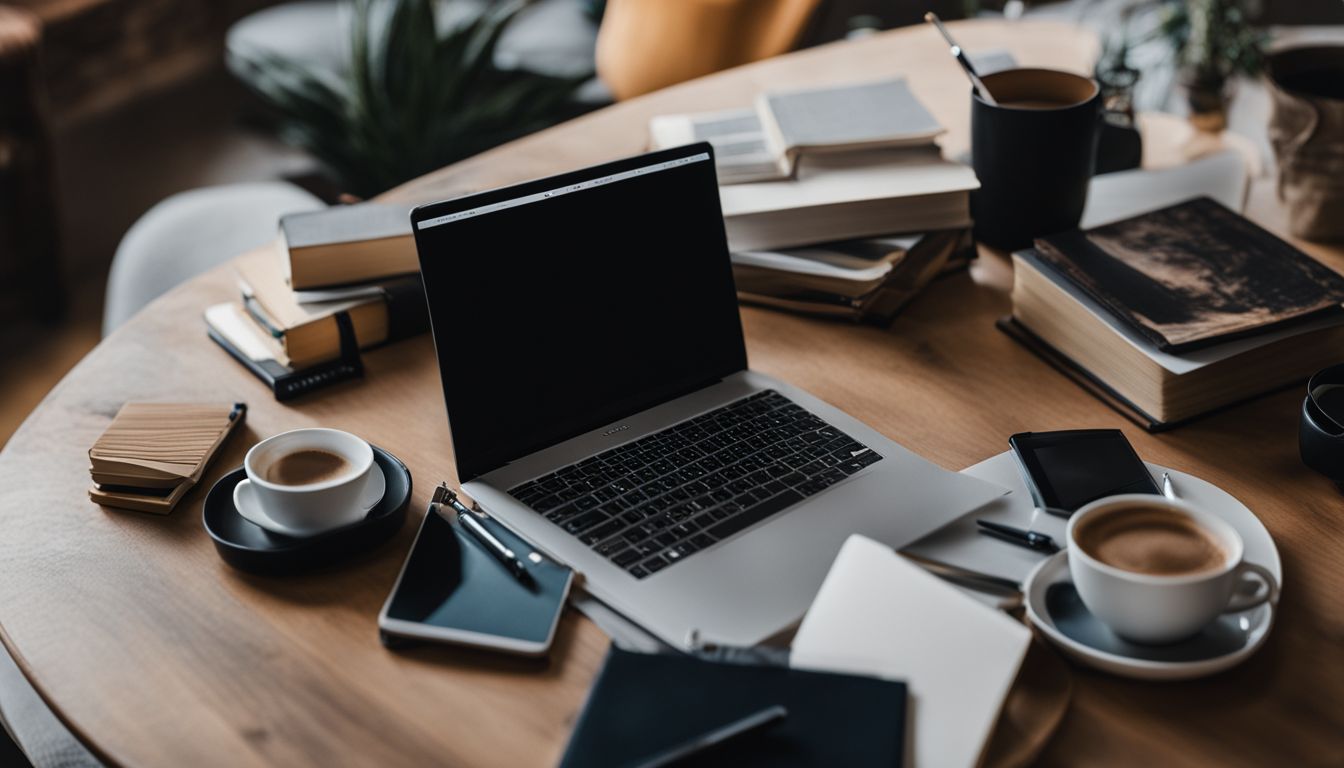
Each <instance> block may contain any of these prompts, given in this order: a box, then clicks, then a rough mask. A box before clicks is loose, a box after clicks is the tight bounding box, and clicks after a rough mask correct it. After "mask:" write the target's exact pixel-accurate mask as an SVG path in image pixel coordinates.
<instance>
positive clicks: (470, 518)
mask: <svg viewBox="0 0 1344 768" xmlns="http://www.w3.org/2000/svg"><path fill="white" fill-rule="evenodd" d="M443 504H447V505H448V506H450V507H452V508H453V511H454V512H456V513H457V516H456V517H457V523H458V525H460V526H461V527H462V528H463V529H464V530H465V531H466V532H467V533H469V534H471V537H472V538H473V539H476V541H478V542H480V544H481V546H483V547H485V549H486V551H487V552H489V553H490V554H491V555H493V556H494V558H495V559H496V560H498V561H499V562H501V563H503V564H504V567H505V568H508V569H509V573H512V574H513V576H514V578H516V579H518V580H519V581H521V582H523V583H524V584H526V583H529V582H531V580H532V576H531V574H529V573H528V572H527V566H525V565H523V561H522V560H519V559H518V556H517V555H515V554H514V553H513V550H512V549H509V548H508V547H507V546H505V545H504V542H502V541H500V540H499V539H498V538H496V537H495V535H494V534H493V533H491V532H490V531H488V530H486V528H485V526H484V525H481V521H479V520H477V519H476V516H475V515H473V514H472V513H471V510H469V509H467V507H466V505H465V504H463V503H462V502H461V501H460V500H459V499H458V498H457V494H456V493H453V492H452V491H450V490H449V489H448V486H446V485H444V484H442V483H440V484H439V487H438V488H435V489H434V499H433V500H432V501H431V502H430V506H433V507H434V509H435V511H436V512H438V513H439V514H440V515H442V516H443V517H445V518H447V517H448V515H446V514H445V513H444V512H443V507H442V506H441V505H443Z"/></svg>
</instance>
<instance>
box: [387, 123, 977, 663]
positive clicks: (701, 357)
mask: <svg viewBox="0 0 1344 768" xmlns="http://www.w3.org/2000/svg"><path fill="white" fill-rule="evenodd" d="M411 221H412V226H413V228H414V232H415V240H416V247H417V249H418V250H419V255H420V266H421V272H422V275H423V277H424V282H425V291H426V293H427V295H428V296H429V297H430V316H431V319H432V322H433V328H434V343H435V347H436V348H437V351H438V358H439V366H440V370H441V372H442V378H443V392H444V399H445V400H446V402H447V406H448V420H449V424H450V427H451V429H452V440H453V452H454V455H455V458H456V463H457V472H458V477H459V480H460V481H461V483H462V488H463V490H464V491H466V493H467V494H469V495H470V496H471V497H472V498H473V499H475V500H476V501H477V503H479V504H480V506H481V507H482V509H484V510H485V511H486V512H487V513H488V514H490V515H492V516H494V517H496V518H498V519H499V520H501V521H503V523H504V524H506V525H508V526H509V527H510V528H512V529H513V530H514V531H516V532H517V533H519V534H520V535H522V536H523V537H525V538H526V539H528V540H529V541H531V542H532V543H533V544H534V545H535V546H536V547H537V548H538V549H539V550H540V551H541V552H543V553H545V554H546V555H548V556H550V557H552V558H554V559H556V560H558V561H560V562H563V563H566V564H568V565H570V566H572V567H573V568H575V569H576V570H578V571H579V572H581V573H582V574H583V575H584V577H585V585H584V586H585V588H586V589H587V590H588V592H589V593H591V594H592V595H593V596H594V597H596V598H598V599H600V600H602V601H603V602H605V603H606V604H607V605H609V606H610V607H611V608H613V609H615V610H616V611H618V612H620V613H622V614H624V615H625V616H626V617H627V618H629V619H631V620H632V621H634V622H635V623H637V624H639V625H641V626H642V627H644V628H645V629H647V630H648V631H650V632H651V633H653V634H654V635H656V636H657V637H659V638H660V639H662V640H664V641H665V642H667V643H669V644H671V645H673V646H677V647H688V646H689V645H691V644H692V643H693V642H694V641H693V640H692V638H693V637H694V638H699V641H700V642H706V641H708V642H717V643H724V644H732V645H750V644H754V643H757V642H759V641H761V640H763V639H765V638H768V637H769V636H771V635H773V634H775V633H777V632H779V631H780V630H782V629H784V628H787V627H788V626H789V625H790V624H792V623H793V622H795V621H796V620H797V619H799V618H800V617H801V616H802V614H803V613H804V612H805V611H806V609H807V607H808V605H809V604H810V602H811V601H812V597H813V595H815V594H816V591H817V589H818V588H819V587H820V585H821V582H822V579H823V578H824V577H825V575H826V571H827V569H828V568H829V566H830V564H831V561H832V559H833V558H834V557H835V554H836V552H837V551H838V550H839V548H840V545H841V544H842V543H843V542H844V540H845V539H846V538H847V537H848V536H850V535H851V534H855V533H860V534H863V535H865V536H869V537H872V538H874V539H877V540H879V541H883V542H885V543H887V544H890V545H891V546H893V547H899V546H903V545H905V544H907V543H910V542H912V541H914V540H915V539H917V538H919V537H920V536H923V535H924V534H926V533H929V532H930V531H932V530H934V529H935V528H938V527H940V526H942V525H944V524H945V523H948V522H950V521H952V520H953V519H955V518H957V517H959V516H961V515H963V514H965V513H966V512H968V511H970V510H972V509H974V508H975V507H978V506H980V505H982V504H984V503H986V502H988V501H990V500H992V499H994V498H995V497H997V496H999V495H1001V494H1002V493H1003V491H1002V490H1001V489H999V488H997V487H996V486H992V485H989V484H986V483H983V482H981V481H979V480H974V479H971V478H968V477H965V476H962V475H959V474H956V473H954V472H948V471H946V470H943V469H941V468H939V467H937V466H935V465H933V464H931V463H929V462H927V461H925V460H924V459H922V458H920V457H919V456H916V455H915V454H913V453H911V452H910V451H907V450H906V449H904V448H902V447H901V446H899V445H897V444H896V443H894V442H892V441H891V440H889V439H887V438H886V437H884V436H883V435H881V434H879V433H877V432H876V431H874V430H873V429H871V428H869V427H868V426H866V425H864V424H863V423H861V422H859V421H857V420H855V419H853V418H851V417H850V416H848V415H846V414H845V413H844V412H842V411H840V410H839V409H837V408H835V407H833V406H831V405H829V404H827V403H825V402H822V401H821V400H818V399H817V398H815V397H812V396H811V395H809V394H807V393H806V392H804V391H802V390H801V389H798V388H795V387H792V386H789V385H788V384H787V383H785V382H782V381H778V380H776V379H773V378H771V377H769V376H766V375H764V374H761V373H758V372H756V371H752V370H750V369H749V368H748V367H747V350H746V345H745V343H744V340H743V335H742V324H741V320H740V318H739V315H738V307H737V299H736V293H735V290H734V287H733V275H732V269H731V265H730V262H729V256H728V245H727V241H726V239H725V236H724V227H723V217H722V212H721V211H720V208H719V194H718V185H717V182H716V179H715V173H714V160H713V154H712V150H711V148H710V147H709V145H708V144H695V145H691V146H688V147H681V148H677V149H672V150H667V151H663V152H657V153H652V154H647V155H643V156H640V157H634V158H630V159H626V160H621V161H618V162H614V163H609V164H606V165H600V166H597V167H594V168H589V169H586V170H582V171H577V172H574V173H569V174H565V175H562V176H555V177H551V178H547V179H541V180H539V181H533V182H528V183H525V184H520V185H517V186H512V187H507V188H504V189H498V190H494V191H490V192H484V193H481V194H476V195H471V196H468V197H463V198H458V199H456V200H449V201H447V202H442V203H436V204H433V205H426V206H422V207H419V208H416V209H415V211H414V212H413V213H412V214H411ZM798 354H799V355H806V354H808V350H806V349H799V350H798Z"/></svg>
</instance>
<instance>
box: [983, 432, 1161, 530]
mask: <svg viewBox="0 0 1344 768" xmlns="http://www.w3.org/2000/svg"><path fill="white" fill-rule="evenodd" d="M1008 442H1009V445H1011V446H1012V447H1013V450H1014V451H1015V452H1016V453H1017V456H1018V460H1019V461H1021V462H1022V465H1023V467H1024V468H1025V469H1026V472H1027V475H1028V476H1029V477H1030V479H1031V482H1032V483H1033V484H1034V485H1035V486H1036V491H1037V493H1038V495H1039V496H1040V499H1041V501H1042V502H1044V504H1045V505H1046V506H1048V507H1057V508H1059V509H1066V510H1069V511H1070V512H1072V511H1074V510H1076V509H1078V508H1079V507H1081V506H1083V505H1085V504H1087V503H1088V502H1092V501H1096V500H1097V499H1100V498H1102V497H1104V496H1114V495H1116V494H1121V493H1154V494H1156V493H1160V490H1159V489H1158V487H1157V483H1155V482H1153V478H1152V475H1150V474H1149V473H1148V468H1147V467H1146V466H1145V465H1144V463H1143V461H1142V460H1140V459H1139V456H1138V454H1137V453H1135V452H1134V448H1133V447H1132V446H1131V445H1130V444H1129V440H1127V439H1126V438H1125V435H1124V433H1123V432H1121V431H1120V430H1118V429H1087V430H1071V431H1065V432H1037V433H1032V432H1026V433H1023V434H1020V435H1013V437H1012V438H1011V439H1010V440H1009V441H1008Z"/></svg>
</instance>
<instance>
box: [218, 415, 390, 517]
mask: <svg viewBox="0 0 1344 768" xmlns="http://www.w3.org/2000/svg"><path fill="white" fill-rule="evenodd" d="M373 466H374V465H373V449H372V448H370V447H369V444H368V443H366V442H364V441H363V440H361V439H360V438H358V437H356V436H354V435H352V434H350V433H349V432H342V431H340V430H338V429H295V430H292V431H290V432H284V433H282V434H279V435H275V436H274V437H270V438H267V439H265V440H262V441H261V442H260V443H257V444H256V445H254V446H252V450H250V451H248V452H247V456H246V458H244V459H243V469H244V470H245V471H246V472H247V479H246V480H243V481H241V482H239V483H238V485H236V486H234V488H233V502H234V506H235V507H237V509H238V514H240V515H242V516H243V517H245V518H247V519H248V520H250V521H251V522H253V523H256V524H257V525H259V526H261V527H262V528H265V529H267V530H271V531H275V532H276V533H283V534H286V535H290V536H312V535H315V534H318V533H323V532H325V531H329V530H332V529H334V528H340V527H342V526H345V525H349V524H351V523H354V522H358V521H359V520H361V519H363V518H364V516H365V515H366V514H367V513H368V509H367V507H365V506H363V505H361V501H362V500H363V498H364V495H365V489H366V486H368V484H369V476H370V474H371V473H372V471H373Z"/></svg>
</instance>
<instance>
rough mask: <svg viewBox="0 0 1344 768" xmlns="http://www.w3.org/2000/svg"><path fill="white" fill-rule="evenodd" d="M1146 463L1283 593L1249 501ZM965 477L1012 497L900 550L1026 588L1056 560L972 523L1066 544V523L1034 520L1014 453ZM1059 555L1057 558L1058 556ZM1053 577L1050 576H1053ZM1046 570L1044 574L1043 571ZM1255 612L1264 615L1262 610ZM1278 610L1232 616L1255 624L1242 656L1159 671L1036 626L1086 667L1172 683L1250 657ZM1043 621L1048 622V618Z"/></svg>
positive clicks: (991, 601)
mask: <svg viewBox="0 0 1344 768" xmlns="http://www.w3.org/2000/svg"><path fill="white" fill-rule="evenodd" d="M1146 463H1147V465H1148V471H1149V473H1151V474H1152V476H1153V479H1154V480H1156V481H1157V482H1158V485H1161V479H1162V473H1163V472H1171V480H1172V485H1173V486H1174V488H1175V490H1176V495H1177V496H1178V497H1180V498H1182V499H1185V500H1187V501H1189V502H1191V503H1193V504H1196V505H1198V506H1200V507H1201V508H1203V509H1206V510H1208V511H1209V512H1211V513H1213V514H1215V515H1218V516H1219V517H1221V518H1223V519H1224V520H1226V521H1227V522H1228V523H1230V524H1231V525H1232V527H1233V528H1236V529H1237V533H1240V534H1241V538H1242V540H1243V541H1244V542H1245V544H1246V550H1245V558H1246V561H1247V562H1251V563H1258V564H1259V565H1263V566H1264V567H1265V568H1268V569H1269V571H1270V573H1272V574H1274V578H1275V579H1276V580H1277V581H1278V582H1279V588H1280V589H1282V588H1283V586H1284V584H1283V565H1282V563H1281V561H1280V560H1279V550H1278V548H1277V547H1275V546H1274V539H1273V538H1272V537H1271V536H1270V535H1269V531H1268V530H1266V529H1265V526H1264V524H1263V523H1261V522H1260V519H1259V518H1257V517H1256V516H1255V514H1254V513H1253V512H1251V510H1249V509H1247V508H1246V505H1245V504H1242V503H1241V502H1240V501H1238V500H1237V498H1236V497H1235V496H1233V495H1232V494H1230V493H1228V492H1226V491H1224V490H1223V489H1221V488H1219V487H1217V486H1216V485H1213V484H1212V483H1209V482H1206V481H1204V480H1201V479H1199V478H1198V477H1195V476H1194V475H1189V474H1186V473H1184V472H1181V471H1178V470H1175V469H1169V468H1167V467H1163V466H1161V465H1159V464H1153V463H1152V462H1146ZM962 472H964V473H966V474H968V475H971V476H972V477H977V478H980V479H981V480H986V481H989V482H991V483H995V484H998V485H1001V486H1003V487H1004V488H1008V489H1010V490H1009V493H1008V494H1007V495H1006V496H1002V497H1000V498H998V499H996V500H994V501H992V502H990V503H989V504H986V505H985V506H983V507H981V508H980V509H977V510H974V511H972V512H970V513H968V514H966V515H964V516H962V517H960V518H958V519H957V520H955V521H953V522H952V523H950V524H948V525H946V526H944V527H942V528H940V529H938V530H937V531H934V532H933V533H931V534H929V535H928V536H926V537H924V538H923V539H920V540H919V541H917V542H915V543H914V544H912V545H910V546H908V547H905V548H904V550H903V551H909V552H914V553H915V554H919V555H923V556H925V557H931V558H933V559H935V560H942V561H943V562H947V563H951V564H953V565H960V566H963V567H965V568H971V569H973V570H977V571H981V572H983V573H989V574H993V575H995V576H1002V577H1004V578H1008V579H1012V580H1013V581H1016V582H1018V583H1019V584H1024V585H1025V584H1027V583H1028V578H1029V577H1031V576H1032V575H1033V574H1035V573H1036V572H1037V569H1038V568H1043V567H1044V566H1043V565H1042V563H1043V561H1046V560H1047V559H1049V558H1050V557H1052V556H1051V555H1047V554H1044V553H1040V552H1035V551H1032V550H1030V549H1025V548H1023V547H1016V546H1013V545H1011V544H1007V543H1004V542H1002V541H999V540H998V539H994V538H990V537H989V536H984V535H982V534H980V533H978V532H977V528H976V524H975V521H976V520H981V519H983V520H993V521H994V522H998V523H1004V524H1006V525H1012V526H1016V527H1018V528H1027V527H1031V528H1033V529H1034V530H1036V531H1040V532H1041V533H1045V534H1049V535H1050V536H1052V537H1054V539H1055V541H1056V542H1058V543H1059V544H1061V545H1063V543H1064V528H1065V526H1066V525H1067V524H1068V521H1067V520H1065V519H1063V518H1059V517H1054V516H1051V515H1044V514H1042V515H1037V516H1035V517H1034V518H1033V514H1032V508H1033V505H1032V503H1031V497H1030V494H1028V492H1027V488H1026V485H1025V484H1024V483H1023V481H1022V474H1021V472H1020V471H1019V470H1018V467H1017V459H1016V458H1015V457H1014V456H1013V454H1012V452H1011V451H1005V452H1003V453H1001V454H999V455H997V456H994V457H991V458H989V459H986V460H985V461H982V462H980V463H979V464H976V465H975V466H972V467H967V468H966V469H963V470H962ZM1054 557H1058V555H1055V556H1054ZM1060 562H1063V560H1062V559H1061V560H1060ZM1054 572H1055V571H1051V573H1054ZM1063 572H1064V577H1065V578H1067V574H1068V569H1067V568H1065V569H1063ZM1042 573H1044V572H1043V571H1042ZM1024 592H1029V590H1026V589H1024ZM966 594H968V595H971V596H973V597H975V598H977V599H979V600H981V601H983V602H985V603H986V604H988V605H996V604H997V601H998V598H996V597H993V596H989V595H985V594H984V593H981V592H975V591H973V590H967V591H966ZM1027 599H1028V600H1030V599H1031V596H1030V595H1028V596H1027ZM1257 611H1262V612H1263V613H1257ZM1038 613H1039V612H1038ZM1275 613H1276V611H1274V610H1271V609H1267V608H1265V607H1264V606H1261V607H1260V608H1258V609H1252V610H1251V611H1248V612H1246V613H1245V614H1234V616H1236V617H1238V618H1240V617H1243V616H1244V617H1245V618H1247V620H1248V621H1249V622H1250V624H1249V625H1248V626H1247V628H1246V629H1245V630H1244V631H1245V632H1246V633H1247V643H1246V645H1245V646H1243V647H1242V648H1241V650H1240V651H1237V652H1235V653H1231V654H1227V655H1224V656H1219V657H1217V658H1214V659H1205V660H1203V661H1197V662H1178V663H1174V664H1172V663H1158V664H1157V665H1156V666H1153V663H1151V662H1143V663H1140V662H1138V661H1136V662H1133V663H1130V661H1129V660H1127V659H1125V658H1123V657H1118V660H1119V664H1118V665H1117V666H1114V667H1108V666H1105V664H1107V663H1110V662H1112V661H1115V659H1103V658H1102V654H1099V653H1093V652H1092V651H1091V650H1088V651H1086V654H1087V655H1080V654H1078V653H1073V651H1074V650H1075V649H1074V648H1071V647H1068V646H1065V645H1064V644H1063V643H1062V642H1059V641H1058V640H1056V637H1055V636H1054V635H1051V634H1050V633H1049V632H1048V631H1046V630H1045V628H1044V626H1043V624H1044V623H1046V622H1044V621H1043V622H1042V624H1038V626H1042V634H1043V635H1044V636H1045V637H1046V638H1048V639H1050V640H1052V641H1055V642H1056V643H1057V644H1059V645H1060V646H1061V647H1062V648H1064V650H1066V651H1068V652H1070V655H1073V656H1074V657H1075V658H1078V659H1079V660H1080V661H1082V662H1083V663H1087V664H1091V665H1093V666H1096V667H1099V668H1101V669H1108V670H1109V671H1112V672H1115V673H1117V674H1122V675H1130V676H1135V677H1146V678H1150V679H1167V680H1175V679H1180V678H1187V677H1197V676H1200V675H1207V674H1211V673H1213V672H1216V671H1218V670H1220V669H1226V668H1227V667H1230V666H1232V665H1234V664H1236V663H1238V662H1240V661H1241V660H1243V659H1245V658H1246V657H1248V656H1250V655H1251V654H1252V653H1254V652H1255V650H1256V649H1257V648H1259V647H1260V645H1261V644H1263V643H1264V641H1265V638H1266V637H1268V635H1269V630H1270V628H1271V626H1272V625H1273V620H1274V614H1275ZM1033 618H1034V617H1033ZM1042 619H1044V616H1043V615H1042ZM1056 634H1058V633H1056Z"/></svg>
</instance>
